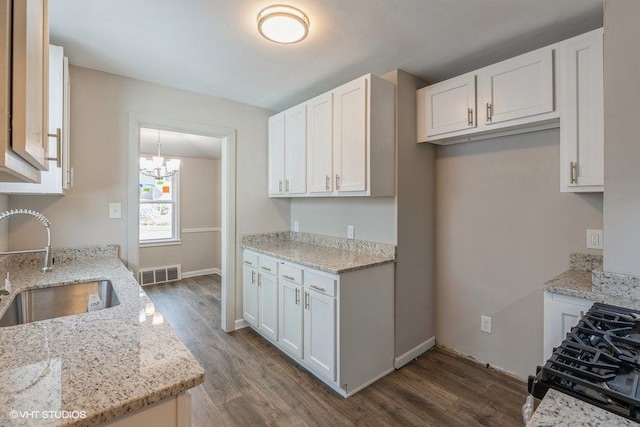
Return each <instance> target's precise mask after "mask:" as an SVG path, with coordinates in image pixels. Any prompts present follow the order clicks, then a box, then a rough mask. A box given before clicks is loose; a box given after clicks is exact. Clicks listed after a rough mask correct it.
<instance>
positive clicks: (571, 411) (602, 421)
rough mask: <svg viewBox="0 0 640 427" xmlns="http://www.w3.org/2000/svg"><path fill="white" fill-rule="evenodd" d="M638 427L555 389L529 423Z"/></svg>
mask: <svg viewBox="0 0 640 427" xmlns="http://www.w3.org/2000/svg"><path fill="white" fill-rule="evenodd" d="M637 425H638V424H637V423H636V422H634V421H631V420H628V419H626V418H623V417H621V416H619V415H616V414H614V413H612V412H609V411H606V410H604V409H601V408H598V407H596V406H593V405H590V404H588V403H586V402H583V401H582V400H578V399H576V398H574V397H571V396H569V395H566V394H564V393H561V392H559V391H557V390H554V389H549V391H547V394H546V395H545V397H544V399H542V401H541V402H540V405H538V408H537V409H536V412H535V413H534V414H533V417H531V420H529V422H528V423H527V427H548V426H576V427H622V426H637Z"/></svg>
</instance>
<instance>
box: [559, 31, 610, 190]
mask: <svg viewBox="0 0 640 427" xmlns="http://www.w3.org/2000/svg"><path fill="white" fill-rule="evenodd" d="M602 37H603V30H602V29H598V30H594V31H591V32H589V33H587V34H583V35H581V36H578V37H574V38H572V39H569V40H566V41H564V42H562V43H561V44H560V48H559V59H560V61H559V62H560V93H561V97H562V101H563V102H562V103H561V108H562V110H561V114H560V190H561V191H563V192H583V191H594V192H595V191H603V189H604V93H603V92H604V89H603V85H604V81H603V68H604V64H603V59H604V58H603V38H602Z"/></svg>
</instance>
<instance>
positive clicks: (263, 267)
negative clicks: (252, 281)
mask: <svg viewBox="0 0 640 427" xmlns="http://www.w3.org/2000/svg"><path fill="white" fill-rule="evenodd" d="M262 269H263V270H265V271H271V269H270V268H269V267H265V266H264V265H263V266H262Z"/></svg>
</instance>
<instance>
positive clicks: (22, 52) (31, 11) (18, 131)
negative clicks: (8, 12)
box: [12, 0, 49, 170]
mask: <svg viewBox="0 0 640 427" xmlns="http://www.w3.org/2000/svg"><path fill="white" fill-rule="evenodd" d="M47 7H48V4H47V0H22V1H14V2H13V8H14V9H13V50H12V68H13V69H12V76H13V78H12V102H13V105H12V133H13V135H12V147H13V151H14V152H16V153H17V154H18V155H19V156H21V157H22V158H23V159H25V160H26V161H27V162H28V163H29V164H31V165H32V166H33V167H35V168H36V169H39V170H47V167H48V165H47V160H46V157H47V148H48V145H49V138H48V135H47V133H48V132H47V130H48V126H47V120H48V109H49V103H48V82H49V24H48V21H49V19H48V10H47Z"/></svg>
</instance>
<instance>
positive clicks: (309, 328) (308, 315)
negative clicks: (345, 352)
mask: <svg viewBox="0 0 640 427" xmlns="http://www.w3.org/2000/svg"><path fill="white" fill-rule="evenodd" d="M304 298H305V300H304V306H305V310H304V359H305V361H306V363H307V365H308V366H309V367H311V368H312V369H313V370H314V371H316V372H317V373H318V374H320V375H323V376H325V377H327V378H329V379H330V380H331V381H335V380H336V301H335V299H334V298H332V297H330V296H328V295H325V294H322V293H320V292H317V291H314V290H313V289H308V288H306V287H305V293H304Z"/></svg>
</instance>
